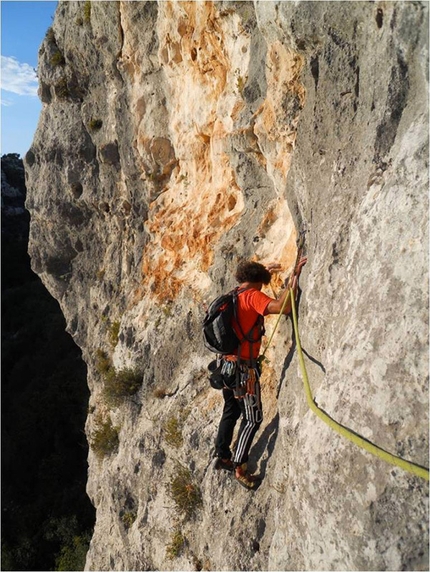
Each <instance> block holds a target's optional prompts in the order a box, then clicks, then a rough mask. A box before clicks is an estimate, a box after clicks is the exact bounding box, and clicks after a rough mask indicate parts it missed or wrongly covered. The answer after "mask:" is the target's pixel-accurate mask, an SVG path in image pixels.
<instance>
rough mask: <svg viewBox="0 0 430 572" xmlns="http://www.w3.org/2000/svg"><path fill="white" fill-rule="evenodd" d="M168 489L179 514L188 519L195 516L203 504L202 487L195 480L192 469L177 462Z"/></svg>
mask: <svg viewBox="0 0 430 572" xmlns="http://www.w3.org/2000/svg"><path fill="white" fill-rule="evenodd" d="M168 491H169V494H170V496H171V497H172V500H173V502H174V503H175V508H176V511H177V513H178V515H180V516H183V517H184V518H185V519H187V520H188V519H190V518H191V517H193V516H194V515H195V513H196V511H197V509H198V508H200V507H201V506H202V504H203V501H202V495H201V492H200V488H199V487H198V485H197V484H196V483H195V482H193V480H192V478H191V472H190V470H189V469H187V468H186V467H184V466H183V465H181V464H180V463H177V464H176V467H175V474H174V476H173V477H172V479H171V481H170V484H169V487H168Z"/></svg>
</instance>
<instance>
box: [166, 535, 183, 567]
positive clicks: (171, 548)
mask: <svg viewBox="0 0 430 572" xmlns="http://www.w3.org/2000/svg"><path fill="white" fill-rule="evenodd" d="M185 542H186V540H185V537H184V535H183V534H182V532H181V530H180V528H176V529H175V530H174V532H173V534H172V539H171V541H170V544H168V545H167V548H166V557H167V559H168V560H173V559H174V558H178V556H180V555H181V554H182V551H183V549H184V547H185Z"/></svg>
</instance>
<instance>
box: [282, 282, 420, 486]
mask: <svg viewBox="0 0 430 572" xmlns="http://www.w3.org/2000/svg"><path fill="white" fill-rule="evenodd" d="M290 298H291V307H292V311H293V324H294V333H295V338H296V346H297V354H298V357H299V364H300V370H301V373H302V377H303V382H304V386H305V393H306V400H307V402H308V405H309V407H310V409H311V410H312V411H313V412H314V413H315V415H318V417H319V418H320V419H322V420H323V421H324V423H327V425H329V427H331V428H332V429H334V431H336V432H337V433H339V434H340V435H342V436H343V437H346V439H349V440H350V441H352V442H353V443H355V444H356V445H358V446H359V447H361V448H362V449H365V450H366V451H368V452H369V453H372V455H376V456H377V457H379V458H380V459H383V460H384V461H386V462H387V463H391V464H392V465H396V466H397V467H400V468H401V469H403V470H405V471H408V472H409V473H413V474H414V475H417V476H418V477H422V478H423V479H426V480H427V481H428V480H429V470H428V469H426V468H425V467H421V466H420V465H416V464H415V463H412V462H410V461H405V459H401V458H400V457H396V456H395V455H392V454H391V453H388V452H387V451H384V449H381V448H380V447H378V446H376V445H374V444H373V443H370V441H367V440H366V439H364V437H360V435H357V434H356V433H354V432H353V431H351V430H350V429H347V428H346V427H344V426H343V425H340V423H337V421H335V420H334V419H332V418H331V417H330V416H329V415H327V413H325V411H323V410H322V409H320V408H319V407H318V405H317V404H316V403H315V401H314V399H313V397H312V391H311V386H310V384H309V379H308V374H307V372H306V366H305V360H304V358H303V351H302V346H301V345H300V337H299V328H298V325H297V313H296V302H295V299H294V292H293V289H292V288H291V289H290Z"/></svg>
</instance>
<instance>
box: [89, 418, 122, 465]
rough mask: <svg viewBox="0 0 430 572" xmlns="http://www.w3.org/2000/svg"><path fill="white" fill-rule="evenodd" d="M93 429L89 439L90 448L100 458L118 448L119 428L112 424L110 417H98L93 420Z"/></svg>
mask: <svg viewBox="0 0 430 572" xmlns="http://www.w3.org/2000/svg"><path fill="white" fill-rule="evenodd" d="M95 425H96V427H95V430H94V433H93V435H92V438H91V440H90V446H91V449H92V450H93V451H94V453H95V454H96V455H97V457H99V458H100V459H102V458H103V457H106V456H108V455H112V453H115V452H116V451H117V450H118V445H119V436H118V435H119V430H118V427H114V426H113V425H112V421H111V420H110V419H101V418H98V419H96V421H95Z"/></svg>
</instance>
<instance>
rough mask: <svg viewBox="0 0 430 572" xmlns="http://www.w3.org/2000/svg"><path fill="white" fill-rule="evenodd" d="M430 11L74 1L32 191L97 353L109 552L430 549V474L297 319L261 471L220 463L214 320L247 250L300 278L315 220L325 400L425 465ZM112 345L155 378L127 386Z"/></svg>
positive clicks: (58, 292)
mask: <svg viewBox="0 0 430 572" xmlns="http://www.w3.org/2000/svg"><path fill="white" fill-rule="evenodd" d="M427 32H428V5H427V3H425V2H399V3H397V2H373V3H370V2H275V1H273V2H272V1H270V2H255V3H253V2H168V1H163V2H92V3H91V4H90V3H88V2H60V3H59V6H58V8H57V12H56V16H55V20H54V23H53V26H52V29H51V30H50V31H49V32H48V34H47V36H46V38H45V40H44V42H43V44H42V46H41V48H40V58H39V78H40V97H41V99H42V101H43V102H44V107H43V111H42V113H41V117H40V121H39V125H38V129H37V132H36V134H35V138H34V142H33V144H32V147H31V149H30V150H29V152H28V153H27V156H26V175H27V188H28V196H27V208H28V209H29V210H30V212H31V237H30V254H31V257H32V265H33V269H34V270H35V271H36V272H37V273H38V274H39V275H40V276H41V278H42V280H43V281H44V283H45V285H46V286H47V287H48V288H49V290H50V291H51V293H52V294H53V295H54V296H55V297H56V298H57V299H58V300H59V303H60V305H61V307H62V310H63V312H64V315H65V316H66V320H67V324H68V331H69V332H70V334H71V335H72V336H73V337H74V339H75V341H76V343H78V344H79V346H80V347H81V348H82V350H83V355H84V358H85V361H86V362H87V364H88V372H89V377H88V384H89V387H90V390H91V399H90V408H89V414H88V421H87V434H88V438H89V441H90V443H93V448H92V450H91V451H90V456H89V475H88V493H89V495H90V498H91V499H92V502H93V503H94V505H95V506H96V508H97V523H96V527H95V531H94V536H93V539H92V543H91V547H90V550H89V553H88V557H87V569H88V570H147V569H148V570H151V569H159V570H169V569H171V570H180V569H182V570H184V569H197V570H201V569H206V570H210V569H217V570H300V569H304V570H364V569H367V570H405V569H408V570H420V569H421V570H423V569H428V484H427V482H426V481H425V480H424V479H422V478H419V477H418V476H414V475H412V474H410V473H408V472H406V471H404V470H402V469H400V468H398V467H395V466H392V465H389V464H387V463H385V462H384V461H382V460H380V459H378V458H376V457H374V456H372V455H370V454H369V453H367V452H365V451H363V450H362V449H360V448H358V447H357V446H356V445H354V444H352V443H350V442H349V441H347V440H345V439H343V438H342V437H340V436H339V435H337V434H336V433H334V432H333V431H332V430H331V429H330V428H329V427H328V426H326V425H325V424H324V423H323V422H322V421H321V420H320V419H319V418H318V417H316V416H315V415H314V414H313V413H312V412H311V411H309V409H308V407H307V404H306V400H305V395H304V391H303V383H302V379H301V376H300V371H299V368H298V362H297V357H296V354H295V353H294V352H293V350H294V345H292V343H291V339H292V328H291V324H290V322H289V321H285V320H282V321H281V325H280V327H279V330H278V332H277V334H276V336H275V338H274V342H273V346H272V347H271V349H270V350H269V351H268V352H267V356H268V358H269V361H268V363H266V365H265V368H264V372H263V377H262V383H263V400H264V409H265V420H264V423H263V426H262V427H261V429H260V431H259V433H258V434H257V437H256V439H255V446H254V448H253V450H252V454H251V460H250V468H251V469H253V470H256V471H258V472H260V473H261V474H262V475H263V476H264V479H263V482H262V484H261V486H260V488H259V489H258V490H257V491H256V492H254V493H249V492H247V491H245V490H244V489H242V488H241V487H240V486H238V484H237V483H236V482H235V481H234V480H233V479H232V478H231V477H230V476H229V475H227V474H220V473H218V472H217V471H214V469H213V462H212V456H213V441H214V437H215V434H216V430H217V423H218V420H219V418H220V414H221V410H222V396H221V395H220V394H219V393H218V392H216V391H215V390H213V389H211V388H210V387H209V384H208V382H207V377H206V366H207V364H208V362H209V361H210V360H211V359H212V358H213V356H212V355H210V354H209V353H208V352H207V351H206V350H205V349H204V346H203V343H202V337H201V321H202V319H203V316H204V311H205V305H206V304H207V303H208V302H210V301H211V299H212V298H213V297H215V296H216V295H218V294H220V293H222V292H224V291H226V290H227V289H229V288H231V287H232V286H233V285H234V284H235V282H234V270H235V267H236V265H237V262H238V261H239V260H240V259H241V258H253V259H255V260H258V261H260V262H262V263H269V262H279V263H281V264H282V267H283V271H282V272H281V273H280V274H279V275H278V276H277V277H275V279H274V280H273V284H272V286H273V288H274V290H275V291H277V292H279V291H280V287H281V285H282V281H283V280H284V279H285V278H286V277H287V276H288V274H289V273H290V272H291V270H292V268H293V265H294V261H295V258H296V238H297V236H298V233H299V232H304V233H305V238H306V252H307V255H308V257H309V261H308V263H307V265H306V266H305V268H304V271H303V273H302V277H301V287H302V290H303V292H302V295H301V298H300V329H301V339H302V345H303V347H304V349H305V350H306V356H307V357H306V364H307V368H308V374H309V378H310V382H311V386H312V391H313V395H314V398H315V401H316V402H317V404H318V405H319V406H320V407H321V408H323V409H324V410H325V411H326V412H327V413H328V414H329V415H330V416H332V417H333V418H334V419H336V420H337V421H338V422H340V423H342V424H343V425H345V426H347V427H349V428H350V429H352V430H353V431H355V432H357V433H359V434H360V435H362V436H363V437H365V438H366V439H368V440H369V441H371V442H372V443H375V444H376V445H378V446H380V447H382V448H383V449H386V450H387V451H390V452H391V453H393V454H395V455H398V456H400V457H402V458H405V459H408V460H410V461H413V462H415V463H417V464H419V465H422V466H426V467H428V328H427V326H428V281H427V274H428V196H427V191H428V164H427V160H428V101H427V98H428V85H427V71H428V42H427ZM55 54H60V55H56V56H55ZM271 292H272V290H271V289H268V290H267V293H268V294H269V295H270V294H271ZM274 322H275V317H270V318H267V319H266V330H267V334H268V335H269V334H270V332H271V330H272V329H273V327H274ZM100 356H104V358H105V361H106V359H107V360H111V363H112V365H113V367H114V368H115V369H116V371H121V370H126V369H127V368H128V370H138V371H139V372H140V379H141V380H142V379H143V383H142V387H141V388H140V389H139V391H138V392H137V393H135V394H134V395H133V396H132V397H129V398H124V399H122V400H121V401H120V402H118V400H117V401H115V402H114V403H112V402H111V401H109V400H108V399H107V398H106V393H105V391H104V388H105V386H106V368H103V367H102V365H101V363H102V362H101V360H100ZM108 422H109V423H110V424H111V425H112V426H114V427H116V428H117V432H118V439H119V443H118V446H117V447H116V448H114V449H113V450H112V452H111V453H110V454H106V455H104V456H101V455H100V454H97V453H98V451H97V450H96V448H95V445H94V436H95V434H96V432H97V427H100V425H103V424H104V426H107V425H106V424H107V423H108ZM175 477H178V479H177V480H176V481H175V480H174V479H175ZM181 479H182V482H181ZM178 482H179V484H178ZM179 485H183V487H182V489H180V486H179ZM178 487H179V489H178ZM175 495H176V496H175ZM178 495H179V496H178ZM175 499H176V501H177V503H175ZM181 502H182V504H181ZM178 503H179V504H178Z"/></svg>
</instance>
